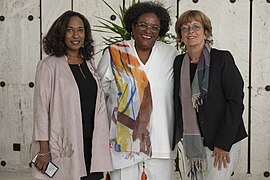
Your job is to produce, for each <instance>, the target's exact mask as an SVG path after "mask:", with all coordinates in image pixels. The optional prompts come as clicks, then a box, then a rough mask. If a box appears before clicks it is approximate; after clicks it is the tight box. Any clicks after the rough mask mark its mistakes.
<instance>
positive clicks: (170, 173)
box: [111, 159, 174, 180]
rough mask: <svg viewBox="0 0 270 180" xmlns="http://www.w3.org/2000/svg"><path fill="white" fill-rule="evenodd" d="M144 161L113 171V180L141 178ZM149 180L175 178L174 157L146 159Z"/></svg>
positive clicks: (136, 179)
mask: <svg viewBox="0 0 270 180" xmlns="http://www.w3.org/2000/svg"><path fill="white" fill-rule="evenodd" d="M142 171H143V163H142V162H141V163H138V164H135V165H133V166H131V167H127V168H123V169H119V170H115V171H112V172H111V180H141V174H142ZM145 173H146V175H147V180H174V159H148V160H146V161H145Z"/></svg>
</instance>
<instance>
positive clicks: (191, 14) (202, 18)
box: [175, 10, 213, 52]
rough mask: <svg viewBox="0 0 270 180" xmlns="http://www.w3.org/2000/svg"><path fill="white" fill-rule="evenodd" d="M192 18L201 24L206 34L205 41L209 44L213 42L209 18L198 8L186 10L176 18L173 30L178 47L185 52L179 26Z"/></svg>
mask: <svg viewBox="0 0 270 180" xmlns="http://www.w3.org/2000/svg"><path fill="white" fill-rule="evenodd" d="M192 20H195V21H198V22H199V23H201V24H202V26H203V29H204V33H205V36H206V39H205V41H207V42H209V43H210V44H213V39H212V36H213V35H212V25H211V21H210V19H209V18H208V17H207V16H206V15H205V14H204V13H202V12H201V11H199V10H188V11H186V12H184V13H183V14H181V16H180V17H179V18H178V20H177V21H176V23H175V32H176V34H177V42H178V43H179V47H180V48H181V49H182V50H183V51H184V52H185V51H186V47H185V44H184V43H183V42H182V41H181V39H182V35H181V28H182V26H183V25H184V24H187V23H188V22H191V21H192Z"/></svg>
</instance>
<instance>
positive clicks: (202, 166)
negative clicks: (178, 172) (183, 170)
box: [188, 159, 207, 180]
mask: <svg viewBox="0 0 270 180" xmlns="http://www.w3.org/2000/svg"><path fill="white" fill-rule="evenodd" d="M188 167H189V169H188V177H190V178H191V179H192V180H198V174H202V175H204V174H205V173H206V171H207V161H206V160H201V159H199V160H188Z"/></svg>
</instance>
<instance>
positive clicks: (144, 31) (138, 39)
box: [132, 13, 160, 51]
mask: <svg viewBox="0 0 270 180" xmlns="http://www.w3.org/2000/svg"><path fill="white" fill-rule="evenodd" d="M159 31H160V22H159V19H158V17H157V16H156V15H155V14H154V13H145V14H143V15H141V16H139V18H138V20H137V22H135V24H133V25H132V33H133V38H134V40H135V47H136V49H137V50H143V51H147V50H151V49H152V47H153V46H154V44H155V42H156V40H157V38H158V35H159Z"/></svg>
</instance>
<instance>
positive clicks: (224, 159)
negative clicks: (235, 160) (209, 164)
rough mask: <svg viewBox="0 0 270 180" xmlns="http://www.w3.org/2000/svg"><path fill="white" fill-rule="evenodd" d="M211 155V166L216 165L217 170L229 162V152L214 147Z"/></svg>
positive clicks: (225, 166) (226, 165)
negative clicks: (212, 158)
mask: <svg viewBox="0 0 270 180" xmlns="http://www.w3.org/2000/svg"><path fill="white" fill-rule="evenodd" d="M211 156H212V157H214V164H213V166H214V167H215V168H216V167H217V168H218V170H221V169H222V167H223V168H227V167H228V163H230V154H229V152H227V151H224V150H222V149H220V148H217V147H215V148H214V151H213V153H212V155H211Z"/></svg>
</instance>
